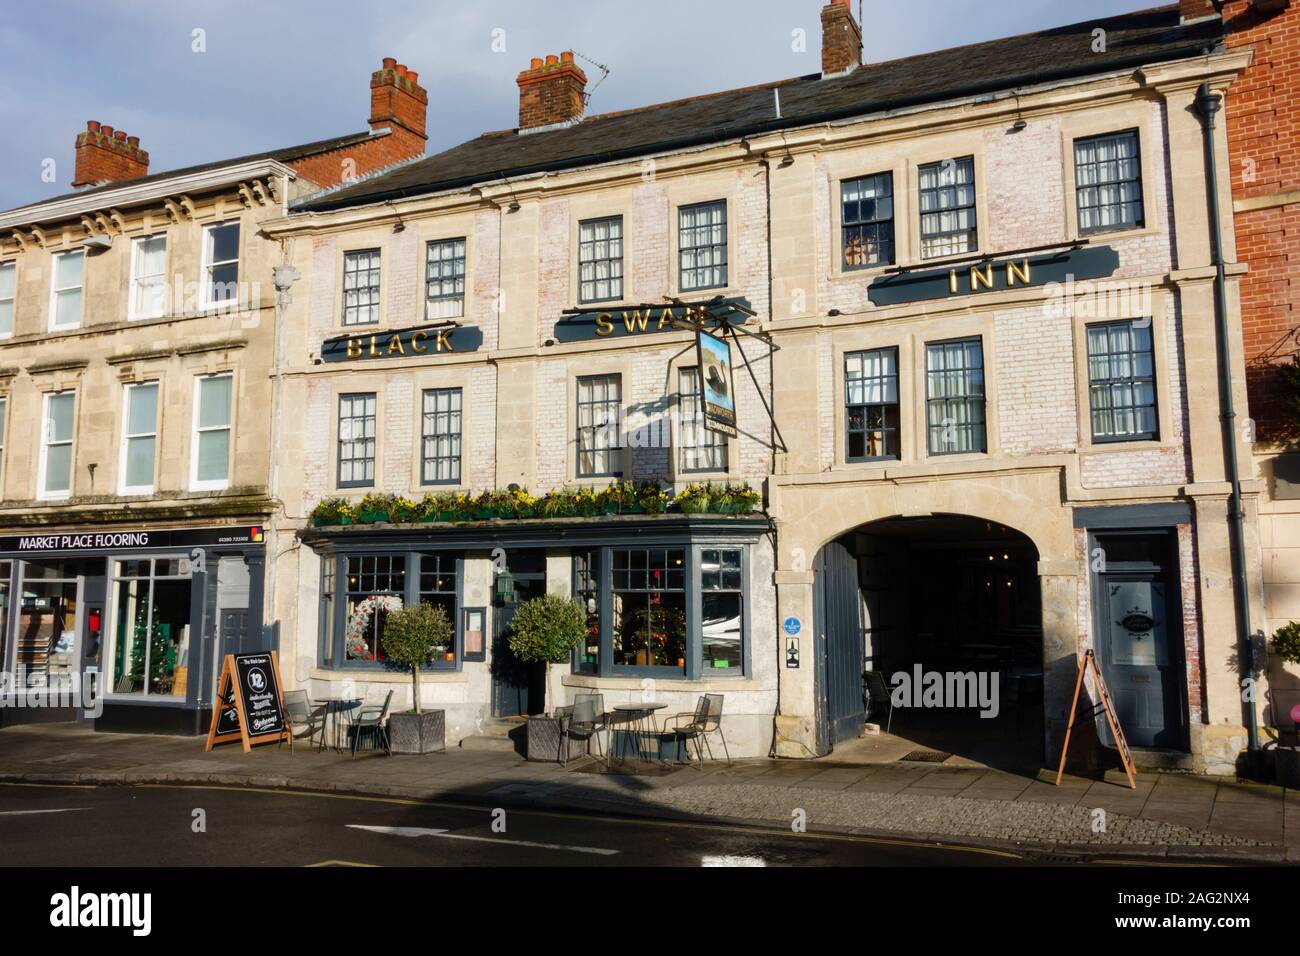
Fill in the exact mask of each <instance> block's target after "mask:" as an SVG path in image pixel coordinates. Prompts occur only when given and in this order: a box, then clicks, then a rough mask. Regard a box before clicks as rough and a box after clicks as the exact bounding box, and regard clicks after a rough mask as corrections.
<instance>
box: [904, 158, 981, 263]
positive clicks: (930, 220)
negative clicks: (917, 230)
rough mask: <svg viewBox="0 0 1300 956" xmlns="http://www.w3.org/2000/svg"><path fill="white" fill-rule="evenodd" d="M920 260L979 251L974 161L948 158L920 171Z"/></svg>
mask: <svg viewBox="0 0 1300 956" xmlns="http://www.w3.org/2000/svg"><path fill="white" fill-rule="evenodd" d="M919 172H920V185H921V196H920V200H921V258H923V259H933V258H936V257H938V256H955V255H959V254H961V253H963V252H974V251H975V250H976V249H977V248H979V242H978V236H977V234H976V228H975V158H974V157H973V156H964V157H962V158H961V159H956V160H953V159H948V160H944V161H943V162H941V163H930V164H929V165H927V166H922V167H921V168H920V171H919Z"/></svg>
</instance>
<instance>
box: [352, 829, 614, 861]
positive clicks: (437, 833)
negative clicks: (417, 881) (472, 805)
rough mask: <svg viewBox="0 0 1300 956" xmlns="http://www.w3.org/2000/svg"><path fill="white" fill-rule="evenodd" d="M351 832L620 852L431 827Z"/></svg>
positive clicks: (592, 851) (611, 852)
mask: <svg viewBox="0 0 1300 956" xmlns="http://www.w3.org/2000/svg"><path fill="white" fill-rule="evenodd" d="M348 829H350V830H369V831H370V832H371V833H386V834H388V835H389V836H400V837H424V836H431V837H446V838H447V839H448V840H474V841H476V842H478V843H504V844H506V845H507V846H531V847H537V848H538V849H541V850H569V851H570V852H573V853H595V854H597V855H598V856H616V855H617V854H618V850H606V849H604V848H603V847H598V846H566V845H564V844H562V843H534V842H532V841H531V840H501V839H497V838H496V837H483V836H470V835H469V834H466V833H448V832H447V831H446V830H438V829H433V828H429V827H372V826H364V825H362V824H360V823H349V824H348Z"/></svg>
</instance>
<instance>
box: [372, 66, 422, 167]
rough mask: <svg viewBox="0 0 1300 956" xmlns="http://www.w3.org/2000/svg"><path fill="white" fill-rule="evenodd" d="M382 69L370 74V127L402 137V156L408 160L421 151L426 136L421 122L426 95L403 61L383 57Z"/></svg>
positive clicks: (416, 76)
mask: <svg viewBox="0 0 1300 956" xmlns="http://www.w3.org/2000/svg"><path fill="white" fill-rule="evenodd" d="M383 63H384V65H383V68H382V69H380V70H377V71H376V72H374V73H372V74H370V128H371V129H372V130H376V129H389V130H392V131H393V132H394V133H395V134H398V133H399V132H400V135H401V136H402V137H403V142H402V145H401V151H402V153H403V155H402V156H400V157H397V158H399V159H409V158H411V157H413V156H419V155H421V154H422V153H423V152H424V144H425V141H426V140H427V139H428V136H426V135H425V125H426V122H427V117H428V110H429V97H428V95H427V94H426V93H425V91H424V90H423V89H422V88H421V87H420V85H419V83H418V81H419V79H420V76H419V74H418V73H416V72H414V71H413V70H408V69H407V68H406V64H405V63H398V62H397V60H396V59H395V58H394V57H391V56H386V57H384V60H383Z"/></svg>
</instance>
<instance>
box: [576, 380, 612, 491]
mask: <svg viewBox="0 0 1300 956" xmlns="http://www.w3.org/2000/svg"><path fill="white" fill-rule="evenodd" d="M622 391H623V388H622V377H621V376H619V375H584V376H582V377H580V378H579V379H578V476H579V477H582V478H587V477H596V476H606V477H618V476H620V475H622V474H623V442H622V438H621V436H620V427H619V424H620V423H619V417H620V412H621V410H622Z"/></svg>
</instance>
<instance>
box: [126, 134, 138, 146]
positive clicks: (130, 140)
mask: <svg viewBox="0 0 1300 956" xmlns="http://www.w3.org/2000/svg"><path fill="white" fill-rule="evenodd" d="M126 143H127V145H128V146H135V147H138V146H139V145H140V137H139V136H128V137H127V138H126Z"/></svg>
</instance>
